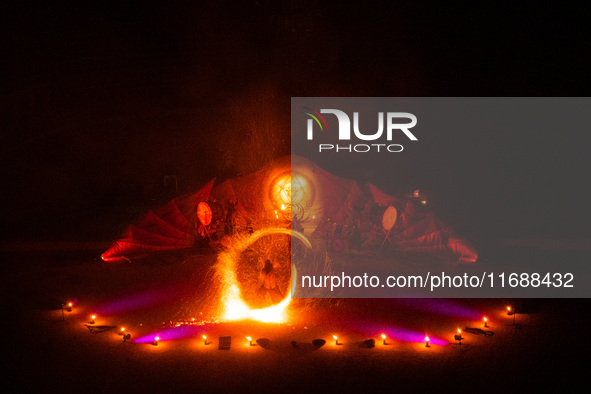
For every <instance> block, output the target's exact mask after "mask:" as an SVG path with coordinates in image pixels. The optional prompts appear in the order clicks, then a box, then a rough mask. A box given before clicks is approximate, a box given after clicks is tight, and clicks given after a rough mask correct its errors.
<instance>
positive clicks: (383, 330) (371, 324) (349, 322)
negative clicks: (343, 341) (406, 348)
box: [339, 316, 448, 345]
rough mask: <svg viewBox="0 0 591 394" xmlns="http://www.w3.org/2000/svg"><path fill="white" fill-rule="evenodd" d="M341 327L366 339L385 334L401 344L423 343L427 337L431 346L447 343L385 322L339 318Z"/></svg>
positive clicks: (426, 334)
mask: <svg viewBox="0 0 591 394" xmlns="http://www.w3.org/2000/svg"><path fill="white" fill-rule="evenodd" d="M339 320H340V322H341V323H342V324H341V325H342V326H344V327H348V328H352V327H354V328H355V329H354V330H355V331H357V332H359V333H362V334H363V335H365V336H368V337H372V336H373V337H377V336H379V335H380V334H386V336H387V339H392V340H397V341H402V342H414V343H425V337H426V336H428V337H429V344H431V345H447V344H448V341H446V340H443V339H441V338H437V337H435V336H432V335H429V334H428V333H424V332H418V331H413V330H410V329H407V328H403V327H394V326H393V325H390V324H388V323H386V322H383V321H382V322H379V323H378V322H375V321H371V320H370V319H367V318H362V319H360V318H355V317H344V316H343V317H340V319H339Z"/></svg>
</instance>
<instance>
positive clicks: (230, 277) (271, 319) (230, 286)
mask: <svg viewBox="0 0 591 394" xmlns="http://www.w3.org/2000/svg"><path fill="white" fill-rule="evenodd" d="M273 234H287V235H290V236H292V237H296V238H297V239H298V240H300V241H301V242H302V243H303V244H304V245H306V246H307V247H308V248H311V246H312V245H311V244H310V241H308V239H307V238H306V237H304V236H303V235H302V234H301V233H299V232H297V231H292V230H289V229H284V228H269V229H264V230H259V231H256V232H255V233H253V234H252V235H251V236H250V237H248V238H245V239H238V240H236V241H235V243H234V244H232V245H230V246H228V248H227V250H226V251H224V252H222V253H220V255H219V256H218V262H217V264H216V266H215V269H216V275H217V277H218V278H219V280H220V282H221V289H220V290H221V291H220V294H221V308H222V311H221V313H220V316H222V317H223V319H225V320H242V319H252V320H257V321H260V322H263V323H281V322H284V321H285V320H286V317H287V316H286V309H287V306H288V305H289V303H290V302H291V289H292V288H293V287H294V286H295V280H296V277H297V275H296V270H295V267H294V266H293V264H292V266H291V281H290V287H289V288H288V289H287V291H286V296H285V298H284V299H283V300H282V301H281V302H279V303H278V304H276V305H273V306H270V307H268V308H262V309H252V308H250V307H249V306H248V305H247V304H246V302H244V300H243V298H242V294H241V291H240V285H239V281H238V278H237V275H236V268H237V264H236V261H238V259H239V256H240V253H242V251H244V250H245V249H246V248H248V247H249V246H250V245H252V244H253V243H254V242H255V241H256V240H257V239H259V238H261V237H264V236H267V235H273Z"/></svg>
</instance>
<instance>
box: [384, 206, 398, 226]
mask: <svg viewBox="0 0 591 394" xmlns="http://www.w3.org/2000/svg"><path fill="white" fill-rule="evenodd" d="M397 218H398V211H397V210H396V208H394V207H388V208H387V209H386V211H385V212H384V216H382V227H383V228H384V230H386V231H389V230H391V229H392V227H394V225H395V224H396V219H397Z"/></svg>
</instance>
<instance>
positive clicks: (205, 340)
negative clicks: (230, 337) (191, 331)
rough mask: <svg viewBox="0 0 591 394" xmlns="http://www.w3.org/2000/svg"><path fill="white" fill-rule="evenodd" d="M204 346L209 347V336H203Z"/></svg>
mask: <svg viewBox="0 0 591 394" xmlns="http://www.w3.org/2000/svg"><path fill="white" fill-rule="evenodd" d="M203 344H204V345H209V343H207V335H203Z"/></svg>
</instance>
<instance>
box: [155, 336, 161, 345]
mask: <svg viewBox="0 0 591 394" xmlns="http://www.w3.org/2000/svg"><path fill="white" fill-rule="evenodd" d="M159 340H160V337H155V338H154V345H157V344H158V341H159Z"/></svg>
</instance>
